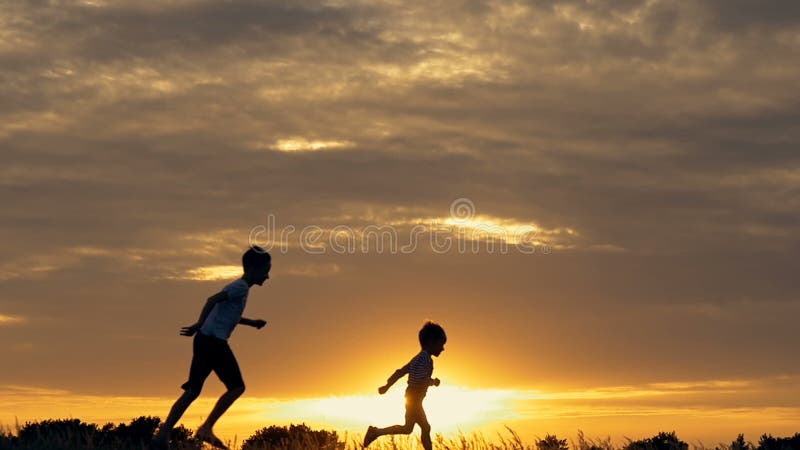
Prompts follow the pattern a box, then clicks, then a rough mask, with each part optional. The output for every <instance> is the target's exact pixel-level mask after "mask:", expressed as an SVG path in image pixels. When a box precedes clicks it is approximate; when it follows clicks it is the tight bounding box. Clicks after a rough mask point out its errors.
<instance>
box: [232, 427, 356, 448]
mask: <svg viewBox="0 0 800 450" xmlns="http://www.w3.org/2000/svg"><path fill="white" fill-rule="evenodd" d="M272 448H281V449H292V450H306V449H310V448H313V449H317V448H319V449H320V450H338V449H343V448H344V443H340V442H339V436H338V435H337V434H336V432H335V431H327V430H312V429H311V428H309V427H308V426H306V424H301V425H289V427H288V428H287V427H279V426H275V425H273V426H270V427H267V428H262V429H260V430H258V431H256V432H255V433H254V434H253V435H252V436H250V437H249V438H247V439H246V440H245V441H244V442H243V443H242V450H268V449H272Z"/></svg>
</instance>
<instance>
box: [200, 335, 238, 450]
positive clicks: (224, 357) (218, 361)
mask: <svg viewBox="0 0 800 450" xmlns="http://www.w3.org/2000/svg"><path fill="white" fill-rule="evenodd" d="M216 356H217V358H215V364H214V372H216V373H217V376H218V377H219V379H220V380H221V381H222V382H223V383H224V384H225V387H227V388H228V390H227V391H226V392H225V393H224V394H222V396H221V397H220V398H219V400H217V404H216V405H214V409H212V410H211V413H210V414H209V415H208V418H206V421H205V422H203V424H202V425H200V428H198V430H197V438H198V439H200V440H202V441H206V442H209V443H211V444H212V445H215V446H217V447H223V446H222V445H221V443H222V441H221V440H220V439H219V438H218V437H216V436H214V432H213V428H214V425H215V424H216V423H217V420H219V418H220V417H222V415H223V414H224V413H225V411H227V410H228V408H230V407H231V405H232V404H233V402H235V401H236V399H237V398H239V397H241V395H242V394H243V393H244V380H243V379H242V372H241V371H240V370H239V363H238V362H236V357H235V356H234V355H233V351H231V348H230V347H229V346H228V343H227V342H224V341H223V344H220V347H219V353H218V354H217V355H216Z"/></svg>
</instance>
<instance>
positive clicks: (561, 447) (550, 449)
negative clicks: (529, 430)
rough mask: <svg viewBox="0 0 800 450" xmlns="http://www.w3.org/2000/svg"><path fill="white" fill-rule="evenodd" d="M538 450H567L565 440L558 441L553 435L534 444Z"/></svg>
mask: <svg viewBox="0 0 800 450" xmlns="http://www.w3.org/2000/svg"><path fill="white" fill-rule="evenodd" d="M536 448H537V449H539V450H569V446H568V445H567V440H566V439H559V438H558V437H556V436H555V435H550V434H548V435H546V436H545V437H544V439H542V440H540V441H538V442H536Z"/></svg>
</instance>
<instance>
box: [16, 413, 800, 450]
mask: <svg viewBox="0 0 800 450" xmlns="http://www.w3.org/2000/svg"><path fill="white" fill-rule="evenodd" d="M158 424H159V418H158V417H139V418H137V419H134V420H133V421H131V422H130V423H127V424H124V423H123V424H116V425H115V424H110V423H109V424H105V425H102V426H100V425H96V424H91V423H85V422H82V421H80V420H78V419H63V420H45V421H41V422H33V423H26V424H24V425H16V426H14V427H13V428H10V427H6V428H5V429H4V430H2V431H0V450H17V449H29V450H45V449H47V450H60V449H63V450H83V449H92V450H144V449H147V443H148V442H149V440H150V437H151V436H152V435H153V433H154V432H155V430H156V428H157V427H158ZM361 440H362V436H355V435H346V434H345V435H339V434H338V433H337V432H335V431H329V430H313V429H311V428H309V427H307V426H306V425H302V424H301V425H290V426H288V427H285V426H271V427H266V428H263V429H261V430H258V431H257V432H255V433H254V434H253V435H252V436H250V437H248V438H247V439H245V440H244V441H243V442H229V443H228V445H229V446H230V447H231V449H234V450H355V449H360V448H362V447H361V444H360V442H361ZM171 448H173V449H176V450H199V449H202V448H203V444H202V443H200V442H199V441H197V440H195V439H194V438H193V437H192V433H191V431H190V430H188V429H186V428H184V427H178V428H176V429H175V430H174V432H173V434H172V436H171ZM206 448H210V447H208V446H206ZM369 448H370V449H372V450H421V449H422V445H421V444H420V442H419V439H418V433H415V434H412V435H410V436H396V437H388V436H387V437H383V438H380V439H379V440H377V441H375V442H374V443H373V444H372V445H370V447H369ZM434 448H435V449H437V450H573V449H574V450H689V449H690V448H692V449H693V450H694V449H709V450H711V449H714V450H800V433H799V434H795V435H794V436H792V437H785V438H776V437H772V436H769V435H763V436H761V437H760V438H759V440H758V441H757V442H748V441H746V440H745V439H744V437H743V436H741V435H740V436H738V437H737V438H736V439H735V440H733V441H731V442H730V443H727V444H718V445H716V446H711V447H703V446H697V445H691V446H690V445H688V444H687V443H686V442H683V441H681V440H680V439H679V438H678V436H677V435H676V434H675V433H674V432H673V433H667V432H662V433H659V434H658V435H656V436H653V437H651V438H647V439H642V440H638V441H630V440H628V441H626V442H622V443H614V442H611V439H609V438H606V439H590V438H586V437H585V436H584V435H583V433H581V432H580V431H579V432H578V434H577V436H576V437H575V438H574V439H569V440H568V439H561V438H559V437H557V436H551V435H547V436H545V437H543V438H540V437H532V438H530V440H525V439H523V438H522V437H521V436H520V435H519V434H517V433H516V432H515V431H514V430H512V429H510V428H509V429H507V433H505V434H499V435H497V436H494V437H486V436H484V435H481V434H472V435H463V434H460V435H457V436H453V437H445V436H442V435H437V436H436V437H435V439H434Z"/></svg>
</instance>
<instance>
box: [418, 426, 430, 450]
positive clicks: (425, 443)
mask: <svg viewBox="0 0 800 450" xmlns="http://www.w3.org/2000/svg"><path fill="white" fill-rule="evenodd" d="M419 426H420V428H421V429H422V433H421V435H420V437H421V438H422V447H424V448H425V450H432V449H433V444H432V443H431V426H430V425H429V424H428V422H425V423H421V424H419Z"/></svg>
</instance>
